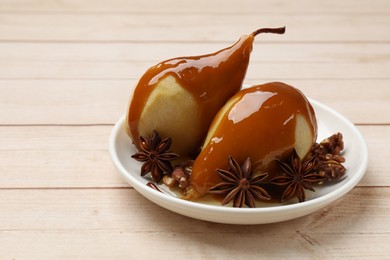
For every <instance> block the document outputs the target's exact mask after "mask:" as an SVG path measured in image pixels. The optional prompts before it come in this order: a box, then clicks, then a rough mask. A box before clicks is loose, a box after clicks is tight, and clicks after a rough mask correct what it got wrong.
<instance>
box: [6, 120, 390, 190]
mask: <svg viewBox="0 0 390 260" xmlns="http://www.w3.org/2000/svg"><path fill="white" fill-rule="evenodd" d="M111 129H112V126H78V127H75V126H72V127H70V126H45V127H42V126H24V127H0V143H1V147H0V172H1V175H0V188H42V187H43V188H45V187H46V188H56V187H57V188H61V187H62V188H71V187H98V188H101V187H128V184H127V183H125V182H124V181H123V180H122V179H121V177H120V174H119V173H118V172H117V171H116V170H115V169H114V167H113V166H112V164H111V161H110V158H109V155H108V152H107V146H108V144H107V141H108V136H109V134H110V131H111ZM359 130H360V131H361V132H362V133H363V136H364V137H365V139H366V141H367V143H368V144H369V145H368V146H369V153H370V156H369V166H368V170H367V173H366V175H365V176H364V178H363V180H362V181H361V182H360V183H359V185H360V186H383V185H386V186H390V176H389V174H388V170H387V160H388V158H389V157H390V149H389V147H388V145H387V144H388V143H389V142H390V137H389V134H388V133H389V131H390V126H359ZM349 145H353V144H349Z"/></svg>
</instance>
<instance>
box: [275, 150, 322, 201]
mask: <svg viewBox="0 0 390 260" xmlns="http://www.w3.org/2000/svg"><path fill="white" fill-rule="evenodd" d="M277 162H278V165H279V167H280V168H281V169H282V171H283V175H280V176H277V177H275V178H273V179H271V180H270V181H269V182H270V183H272V184H275V185H280V186H285V188H284V191H283V195H282V198H281V201H282V202H283V201H287V200H289V199H291V198H293V197H297V198H298V200H299V202H303V201H305V200H306V195H305V189H306V190H311V191H314V189H313V187H312V185H313V184H316V183H321V182H322V181H324V180H325V178H324V175H323V174H320V173H317V172H315V171H314V166H315V157H312V158H310V159H309V160H306V161H303V162H302V161H301V158H299V156H298V154H297V152H296V151H295V149H294V150H293V151H292V153H291V157H290V161H289V162H288V163H286V162H283V161H281V160H278V161H277Z"/></svg>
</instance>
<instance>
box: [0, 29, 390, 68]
mask: <svg viewBox="0 0 390 260" xmlns="http://www.w3.org/2000/svg"><path fill="white" fill-rule="evenodd" d="M233 37H234V38H232V39H230V41H228V42H226V43H205V42H202V43H188V42H187V43H185V42H182V43H176V42H172V43H151V42H148V43H105V44H102V43H25V42H20V43H7V42H0V49H1V50H2V51H1V52H0V61H2V62H7V63H13V62H17V63H27V64H26V66H28V65H33V64H31V63H33V62H52V63H53V65H55V64H56V63H58V62H88V63H106V62H112V63H115V62H118V63H125V62H142V63H145V66H148V67H150V66H152V65H154V64H156V63H158V62H160V61H163V60H167V59H170V58H174V57H182V56H194V55H202V54H207V53H213V52H215V51H218V50H220V49H223V48H226V47H228V46H230V45H231V44H233V43H234V42H235V40H236V38H237V39H238V35H237V36H233ZM264 38H266V37H265V36H264V37H261V38H260V37H259V38H258V39H256V41H255V42H254V47H253V51H252V53H251V63H253V62H254V63H284V62H294V63H304V62H307V63H327V64H329V67H331V66H332V65H333V64H335V63H359V64H363V63H374V64H378V63H379V64H381V63H388V62H389V60H390V47H389V44H380V43H378V44H372V43H368V44H367V43H354V44H341V43H282V42H281V43H266V42H263V39H264ZM4 67H5V66H4ZM32 67H33V66H32ZM4 69H5V68H4ZM3 73H4V72H3Z"/></svg>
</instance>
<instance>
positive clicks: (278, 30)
mask: <svg viewBox="0 0 390 260" xmlns="http://www.w3.org/2000/svg"><path fill="white" fill-rule="evenodd" d="M285 31H286V27H280V28H261V29H258V30H256V31H254V32H253V33H252V35H253V36H256V35H258V34H260V33H277V34H284V32H285Z"/></svg>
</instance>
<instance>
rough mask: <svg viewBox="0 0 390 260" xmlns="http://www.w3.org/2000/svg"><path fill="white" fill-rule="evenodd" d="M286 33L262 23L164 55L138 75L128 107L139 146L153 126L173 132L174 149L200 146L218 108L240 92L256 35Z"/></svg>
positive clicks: (130, 128)
mask: <svg viewBox="0 0 390 260" xmlns="http://www.w3.org/2000/svg"><path fill="white" fill-rule="evenodd" d="M259 33H279V34H281V33H284V28H276V29H267V28H265V29H260V30H257V31H255V32H254V33H252V34H250V35H245V36H242V37H241V38H240V39H239V41H238V42H236V43H235V44H234V45H232V46H230V47H228V48H226V49H223V50H221V51H218V52H216V53H212V54H208V55H203V56H193V57H181V58H175V59H170V60H167V61H163V62H161V63H159V64H157V65H156V66H154V67H152V68H150V69H149V70H148V71H146V73H145V74H144V75H143V76H142V78H141V79H140V80H139V82H138V84H137V86H136V88H135V91H134V94H133V96H132V99H131V102H130V106H129V110H128V113H127V128H128V129H127V130H128V134H129V135H130V137H132V139H133V142H134V144H135V145H136V147H137V148H138V149H139V148H140V147H139V136H149V135H150V134H151V133H152V131H153V130H156V131H158V132H159V133H160V135H161V136H162V137H163V138H165V137H171V138H172V140H173V144H172V147H171V149H172V151H174V152H176V153H179V154H181V155H185V154H190V153H192V152H194V151H196V150H197V149H199V147H200V146H201V144H202V142H203V140H204V138H205V137H206V134H207V130H208V128H209V126H210V124H211V122H212V120H213V118H214V116H215V114H216V113H217V112H218V110H219V109H220V108H221V107H222V106H223V105H224V104H225V103H226V101H227V100H228V99H229V98H230V97H232V96H233V95H234V94H235V93H236V92H238V91H239V90H240V88H241V86H242V82H243V79H244V77H245V74H246V70H247V67H248V63H249V56H250V53H251V51H252V43H253V40H254V37H255V36H256V35H257V34H259Z"/></svg>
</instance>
